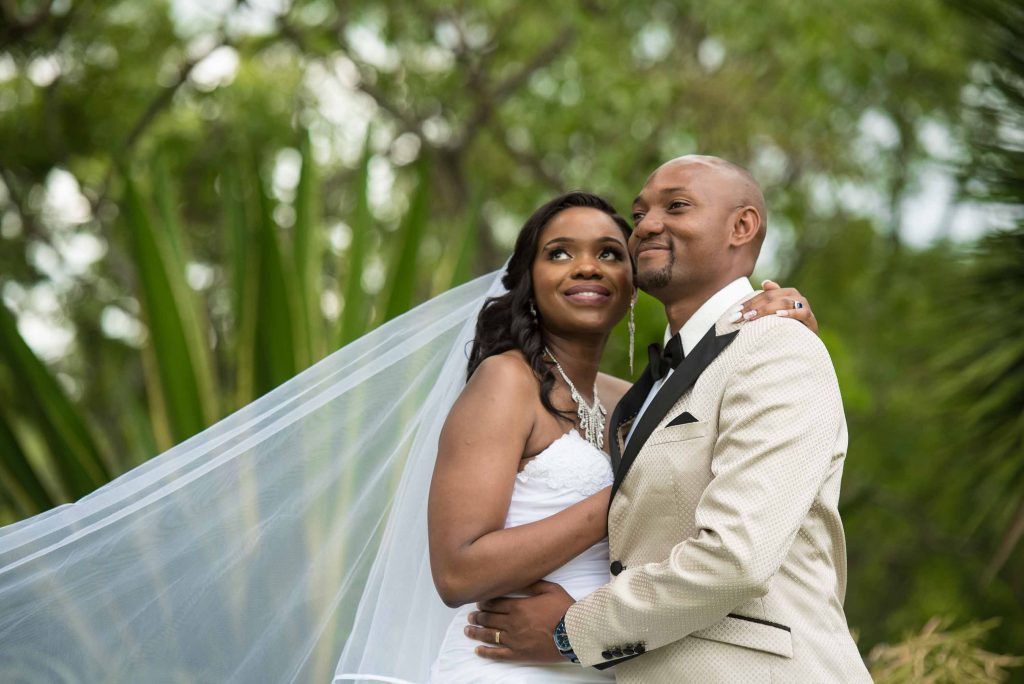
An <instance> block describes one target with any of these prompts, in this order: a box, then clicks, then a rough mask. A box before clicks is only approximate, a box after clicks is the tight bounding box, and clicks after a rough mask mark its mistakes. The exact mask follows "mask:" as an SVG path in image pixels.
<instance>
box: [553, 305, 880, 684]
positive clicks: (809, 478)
mask: <svg viewBox="0 0 1024 684" xmlns="http://www.w3.org/2000/svg"><path fill="white" fill-rule="evenodd" d="M688 364H689V365H688ZM702 366H703V367H702ZM651 383H652V380H651V378H650V376H649V371H647V372H645V375H644V378H642V379H641V381H640V382H638V383H637V385H635V386H634V388H633V389H632V390H630V392H629V393H628V394H627V395H626V397H624V398H623V400H622V402H620V405H619V408H618V409H617V410H616V412H615V414H614V415H613V421H614V422H613V430H614V433H613V434H614V441H615V442H616V443H615V444H613V445H612V452H613V453H612V460H613V465H614V466H615V467H616V484H615V486H614V488H613V492H614V493H613V498H612V502H611V508H610V510H609V515H608V538H609V545H610V549H611V559H612V563H611V571H612V573H613V575H614V576H613V577H612V578H611V581H610V582H609V583H608V584H606V585H605V586H604V587H602V588H601V589H599V590H597V591H596V592H594V593H593V594H591V595H590V596H588V597H587V598H585V599H583V600H582V601H580V602H578V603H576V604H575V605H574V606H573V607H572V608H571V609H570V610H569V612H568V614H567V615H566V629H567V633H568V635H569V639H570V642H571V643H572V646H573V649H574V650H575V652H576V655H577V656H578V657H579V658H580V661H581V663H582V664H584V665H600V664H608V663H616V664H615V670H614V671H615V673H616V679H617V681H619V682H622V683H624V684H630V683H632V682H637V683H639V682H643V683H645V684H646V683H655V682H672V683H673V684H676V683H679V682H701V683H714V682H729V683H733V682H735V683H742V684H756V683H758V682H774V683H780V682H799V683H801V684H803V683H807V682H869V681H871V679H870V676H869V675H868V673H867V670H866V668H865V667H864V664H863V661H862V659H861V657H860V655H859V653H858V651H857V647H856V645H855V644H854V642H853V639H852V638H851V636H850V632H849V629H848V627H847V623H846V617H845V615H844V613H843V600H844V596H845V592H846V544H845V539H844V535H843V525H842V522H841V520H840V518H839V512H838V509H837V505H838V500H839V488H840V480H841V478H842V472H843V462H844V458H845V454H846V447H847V431H846V420H845V417H844V414H843V406H842V399H841V397H840V394H839V387H838V383H837V380H836V376H835V371H834V369H833V367H832V363H831V360H830V359H829V356H828V353H827V351H826V350H825V347H824V345H823V344H822V343H821V341H820V340H819V339H818V338H817V336H815V335H814V334H813V333H811V332H810V331H809V330H807V329H806V328H805V327H804V326H803V325H801V324H799V323H797V322H795V321H791V320H786V319H784V318H780V317H777V316H766V317H764V318H762V319H760V320H755V321H753V322H750V323H745V324H743V325H742V326H738V325H733V324H729V323H728V322H727V321H726V320H725V318H724V317H723V318H722V319H720V320H719V321H718V323H717V324H716V326H715V328H714V329H713V330H711V331H709V332H708V334H707V335H706V336H705V338H704V339H703V340H702V341H701V343H700V344H699V345H698V346H697V347H696V348H695V349H694V350H693V351H692V352H691V354H690V355H688V356H687V358H686V359H685V360H684V361H683V362H682V364H681V365H680V366H679V367H678V368H677V370H676V372H675V373H673V375H672V376H671V377H670V378H669V380H668V381H667V382H666V383H665V385H664V386H663V387H662V388H661V390H660V391H659V394H658V396H657V397H656V398H655V400H654V401H653V402H652V404H651V405H650V407H649V408H648V409H647V411H646V412H645V413H644V414H643V416H642V417H641V420H642V421H643V422H642V423H641V424H639V425H638V429H637V430H636V431H635V432H634V434H633V436H632V437H631V439H630V442H629V445H628V446H627V445H624V444H623V439H624V437H625V435H626V434H627V433H628V431H629V428H630V425H631V423H632V421H633V420H634V419H635V416H633V415H630V414H631V412H635V411H636V410H637V408H638V407H639V406H640V405H642V403H643V400H644V398H645V396H646V394H647V389H649V388H650V387H651ZM645 386H646V388H647V389H645ZM666 406H668V407H670V408H668V410H667V411H666V410H665V407H666ZM657 410H660V411H661V414H662V415H652V413H651V412H652V411H657ZM645 423H646V426H645ZM630 656H632V657H630ZM624 658H625V659H624Z"/></svg>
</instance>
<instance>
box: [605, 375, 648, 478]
mask: <svg viewBox="0 0 1024 684" xmlns="http://www.w3.org/2000/svg"><path fill="white" fill-rule="evenodd" d="M653 385H654V378H653V377H652V376H651V366H650V364H648V366H647V368H645V369H644V372H643V373H642V374H641V375H640V379H639V380H637V381H636V382H635V383H633V386H632V387H630V388H629V389H628V390H627V391H626V393H625V394H623V395H622V399H619V403H618V404H616V406H615V410H614V411H612V427H611V429H610V430H609V431H608V440H609V441H610V442H611V444H610V445H609V449H608V455H609V456H611V462H612V472H613V473H614V472H615V471H616V470H618V468H619V461H621V460H622V454H621V453H619V428H620V427H622V424H623V423H624V422H626V421H627V420H630V419H631V418H633V417H634V416H635V415H636V414H637V412H638V411H639V410H640V407H641V406H643V405H644V400H645V399H647V394H648V393H649V392H650V391H651V387H652V386H653Z"/></svg>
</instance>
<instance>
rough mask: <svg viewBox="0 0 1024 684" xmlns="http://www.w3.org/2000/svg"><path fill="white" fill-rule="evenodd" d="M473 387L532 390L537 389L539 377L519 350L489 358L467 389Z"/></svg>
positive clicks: (472, 377)
mask: <svg viewBox="0 0 1024 684" xmlns="http://www.w3.org/2000/svg"><path fill="white" fill-rule="evenodd" d="M472 385H478V386H479V385H486V386H487V387H489V388H498V389H502V390H530V391H535V390H536V387H537V376H536V375H534V374H533V369H532V368H530V364H529V363H528V362H527V361H526V357H525V356H523V353H522V352H521V351H519V350H518V349H512V350H509V351H507V352H503V353H501V354H495V355H494V356H488V357H487V358H486V359H484V360H483V361H481V362H480V365H479V366H477V367H476V370H475V371H473V375H472V376H471V377H470V378H469V382H468V383H467V388H468V387H469V386H472Z"/></svg>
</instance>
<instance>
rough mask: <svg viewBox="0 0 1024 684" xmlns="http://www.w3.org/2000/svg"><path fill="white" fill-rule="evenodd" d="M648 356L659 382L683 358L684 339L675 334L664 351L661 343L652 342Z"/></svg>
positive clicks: (655, 378) (652, 372) (653, 374)
mask: <svg viewBox="0 0 1024 684" xmlns="http://www.w3.org/2000/svg"><path fill="white" fill-rule="evenodd" d="M647 357H648V359H649V360H650V362H651V375H652V376H654V380H655V382H657V381H658V380H661V379H662V378H663V377H665V376H666V375H667V374H668V371H669V369H672V370H675V368H676V366H678V365H679V364H680V362H681V361H682V360H683V341H682V340H681V339H679V335H673V336H672V339H671V340H669V341H668V344H667V345H665V350H664V351H662V349H661V345H660V344H657V343H655V344H652V345H651V346H649V347H648V348H647Z"/></svg>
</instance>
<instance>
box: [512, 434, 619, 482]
mask: <svg viewBox="0 0 1024 684" xmlns="http://www.w3.org/2000/svg"><path fill="white" fill-rule="evenodd" d="M531 483H540V484H543V485H546V486H547V487H550V488H551V489H555V490H567V491H573V492H576V493H578V494H579V495H580V496H583V497H587V496H590V495H592V494H597V493H598V492H599V491H601V490H602V489H604V488H605V487H607V486H609V485H610V484H611V483H612V468H611V465H610V463H609V462H608V456H607V455H605V453H604V452H603V451H601V450H600V449H597V448H596V447H594V445H592V444H591V443H590V442H588V441H587V440H585V439H583V438H582V437H580V434H579V433H578V432H577V431H576V430H570V431H569V432H567V433H565V434H564V435H562V436H561V437H559V438H558V439H556V440H555V441H554V442H552V443H551V444H549V445H548V447H547V448H546V449H544V451H542V452H540V453H539V454H537V456H536V458H534V459H533V460H532V461H530V462H529V463H527V464H526V467H525V468H523V471H522V472H521V473H519V475H518V476H517V477H516V485H517V486H519V485H520V484H522V485H530V484H531Z"/></svg>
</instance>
